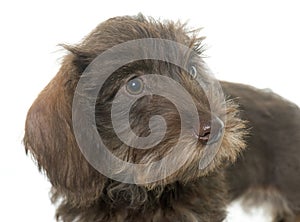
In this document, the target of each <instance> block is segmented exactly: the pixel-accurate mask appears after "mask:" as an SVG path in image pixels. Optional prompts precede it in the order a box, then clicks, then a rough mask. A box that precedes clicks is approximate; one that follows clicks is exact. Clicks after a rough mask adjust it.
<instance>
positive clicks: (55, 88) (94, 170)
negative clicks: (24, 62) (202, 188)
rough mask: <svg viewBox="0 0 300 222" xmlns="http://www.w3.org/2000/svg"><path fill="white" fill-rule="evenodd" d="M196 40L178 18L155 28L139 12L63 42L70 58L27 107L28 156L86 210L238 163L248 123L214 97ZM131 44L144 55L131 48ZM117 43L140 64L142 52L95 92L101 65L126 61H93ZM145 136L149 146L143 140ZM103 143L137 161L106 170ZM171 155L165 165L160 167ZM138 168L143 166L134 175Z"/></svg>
mask: <svg viewBox="0 0 300 222" xmlns="http://www.w3.org/2000/svg"><path fill="white" fill-rule="evenodd" d="M196 34H197V32H196V31H189V30H188V29H187V28H186V26H185V25H183V24H181V23H179V22H177V23H174V22H169V21H165V22H158V21H154V20H153V19H146V18H145V17H143V16H141V15H139V16H137V17H117V18H113V19H109V20H107V21H106V22H104V23H102V24H100V25H99V26H98V27H97V28H96V29H95V30H94V31H93V32H92V33H91V34H90V35H88V36H87V37H86V38H85V39H84V40H83V41H82V42H81V43H80V44H78V45H75V46H69V45H64V47H65V48H66V49H67V50H68V51H69V52H70V53H69V54H68V55H66V56H65V58H64V61H63V64H62V67H61V69H60V71H59V73H58V74H57V75H56V76H55V77H54V79H53V80H52V81H51V82H50V83H49V84H48V86H47V87H46V88H45V89H44V90H43V91H42V92H41V94H40V95H39V97H38V98H37V99H36V101H35V102H34V103H33V105H32V107H31V108H30V110H29V112H28V116H27V121H26V127H25V137H24V144H25V147H26V150H28V151H30V152H31V153H32V155H33V157H34V158H35V159H36V160H37V163H38V166H39V168H40V169H43V170H44V171H45V172H46V174H47V176H48V177H49V179H50V181H51V183H52V185H53V187H54V189H55V192H56V194H57V195H59V196H63V197H64V198H68V200H69V201H71V202H72V203H73V204H75V205H79V206H80V205H86V204H91V203H92V202H93V201H96V200H98V199H99V198H100V197H101V196H104V195H105V196H106V197H110V198H115V197H116V196H117V198H118V196H119V197H120V198H125V199H126V198H127V199H130V200H133V199H135V201H136V200H137V199H139V198H140V199H141V198H142V197H141V190H143V191H147V190H160V189H159V188H163V187H165V186H167V185H168V184H172V183H175V182H180V183H182V184H186V183H188V182H192V181H193V180H196V179H198V178H199V177H201V176H203V175H207V174H209V173H211V172H213V171H214V170H216V169H217V168H220V166H221V165H222V166H224V164H225V163H226V162H232V161H234V160H235V159H236V157H237V155H238V153H239V152H240V150H242V149H243V148H244V143H243V140H242V136H243V134H244V132H243V128H244V123H243V121H241V120H240V119H239V118H238V117H237V107H236V105H234V104H233V103H232V102H231V101H226V102H225V101H224V100H222V99H220V92H219V90H217V91H218V92H216V91H215V89H216V88H215V86H216V84H215V83H216V81H215V80H213V78H212V76H211V75H210V74H209V73H208V70H207V68H206V67H205V64H204V62H203V60H202V59H201V53H202V45H201V41H202V40H203V38H198V37H197V35H196ZM143 39H149V41H148V42H145V41H144V42H143V41H142V40H143ZM133 40H135V41H137V43H136V42H134V46H136V47H140V48H141V50H140V51H139V50H138V51H139V52H136V51H135V50H132V48H130V47H129V48H128V44H129V45H130V44H131V43H132V42H133ZM160 40H167V41H163V46H165V47H162V46H161V45H159V43H158V42H157V41H160ZM149 42H150V43H149ZM124 43H125V44H126V43H128V44H127V45H125V46H126V47H127V48H126V47H125V46H124ZM147 43H149V45H147ZM175 43H176V44H178V45H176V44H175ZM119 44H123V45H122V46H124V47H123V48H121V49H120V50H121V51H122V50H125V51H126V53H125V54H124V55H126V56H129V57H130V56H132V58H136V56H137V55H138V56H140V54H142V59H140V60H137V59H135V60H129V61H127V62H126V64H123V65H121V66H119V67H117V69H115V70H114V71H113V73H111V75H109V76H108V77H107V78H105V79H104V80H103V85H102V87H100V89H99V90H98V88H97V87H99V84H98V83H99V79H98V77H99V75H102V74H101V70H103V69H105V67H104V66H108V67H110V66H112V65H114V64H115V63H118V62H119V60H122V59H124V58H125V60H126V56H122V55H121V54H116V53H114V54H110V57H109V59H107V60H106V61H105V62H103V63H102V64H101V66H99V63H97V62H94V61H95V60H96V59H97V58H98V56H99V55H103V53H105V52H107V50H108V51H109V50H112V49H114V47H116V46H118V45H119ZM145 44H146V46H145ZM174 44H175V46H178V47H174ZM166 47H167V50H166ZM185 48H187V49H189V50H190V51H189V50H185ZM149 51H152V52H153V51H154V52H155V54H156V55H158V58H160V59H155V58H153V56H151V53H150V52H149ZM141 52H142V53H141ZM136 54H137V55H136ZM145 55H146V56H148V57H147V59H145ZM162 58H164V59H162ZM172 58H173V60H172ZM174 58H175V59H174ZM125 60H124V61H125ZM174 61H175V62H174ZM95 67H96V68H95ZM97 69H98V70H97ZM95 70H96V72H95ZM98 71H99V72H98ZM95 73H96V75H95ZM100 77H101V76H100ZM79 83H80V84H79ZM78 85H80V87H81V89H83V90H82V91H80V89H78ZM76 87H77V88H76ZM80 87H79V88H80ZM218 89H219V88H218ZM157 90H160V93H158V92H157ZM95 92H96V93H97V96H96V98H95V99H94V100H93V98H92V94H93V93H95ZM186 95H188V97H186ZM168 96H169V98H168ZM90 100H92V102H90ZM86 101H88V102H86ZM132 101H133V102H132ZM78 104H79V105H78ZM75 105H76V106H75ZM77 105H78V107H77ZM129 105H130V106H129ZM74 106H75V108H74ZM91 110H92V113H93V114H94V116H92V117H91V118H90V117H89V116H86V113H85V112H90V111H91ZM72 114H73V115H72ZM81 117H82V118H81ZM114 118H116V119H114ZM183 119H184V121H183ZM74 121H75V122H74ZM123 121H125V122H123ZM126 121H127V122H126ZM93 123H94V124H93ZM126 123H128V124H126ZM86 127H88V128H89V129H87V128H86ZM116 128H118V129H117V130H116ZM90 129H92V130H91V131H89V130H90ZM93 129H96V132H97V136H98V137H99V138H101V141H102V143H101V147H99V146H97V144H94V143H93V141H94V139H95V138H94V137H93V136H89V135H91V134H93V132H94V131H93ZM116 131H117V132H116ZM147 138H148V140H147ZM149 138H150V139H149ZM157 138H160V139H159V141H158V142H157V141H155V139H157ZM140 139H142V141H145V140H146V141H147V142H145V143H140ZM85 140H92V142H91V143H89V142H87V144H88V145H89V146H92V147H84V148H83V147H82V146H81V144H80V141H81V142H82V141H85ZM124 140H125V141H124ZM141 144H142V145H141ZM149 144H150V145H149ZM137 145H138V146H144V147H138V148H137V147H136V146H137ZM148 145H149V146H150V147H147V146H148ZM102 146H104V147H105V149H106V150H107V151H108V152H107V153H106V155H113V156H114V157H117V159H118V160H121V161H123V162H121V163H124V162H125V163H130V164H131V165H130V166H129V167H128V164H119V165H118V164H117V166H112V165H110V164H114V163H113V162H108V163H109V164H108V163H105V164H104V163H103V161H104V162H105V161H106V159H107V160H110V161H111V160H116V159H110V157H106V156H105V157H103V156H98V155H99V154H100V155H101V153H99V152H97V150H99V149H103V147H102ZM174 147H176V152H174V150H173V149H174ZM146 148H147V149H146ZM86 149H89V150H88V151H87V150H86ZM210 149H213V150H214V151H210ZM91 151H95V153H93V152H91ZM91 153H92V155H91ZM102 154H103V153H102ZM170 156H171V158H170ZM166 158H169V159H168V161H160V160H162V159H166ZM210 158H211V159H210ZM100 160H101V161H102V162H101V161H100ZM153 163H157V164H156V165H153ZM199 163H200V165H201V163H202V166H199ZM98 166H100V168H101V167H102V168H103V166H105V167H106V168H110V169H108V171H109V175H107V174H106V173H104V172H102V171H101V170H100V172H99V169H98ZM131 166H135V167H136V166H138V167H137V168H135V170H132V168H130V167H131ZM139 167H140V168H139ZM170 168H171V170H170ZM173 168H174V170H173ZM130 169H131V171H130ZM137 169H141V170H140V171H139V172H136V171H138V170H137ZM108 171H105V172H108ZM155 173H156V174H157V175H158V176H157V177H155V176H154V177H153V174H155ZM110 176H111V177H110ZM118 178H119V179H118ZM126 178H127V179H128V178H130V180H126ZM149 178H155V179H152V180H151V179H150V180H149ZM117 180H119V181H117ZM122 180H125V181H122ZM134 183H136V184H137V185H135V184H134ZM132 184H134V185H132ZM140 201H141V200H140Z"/></svg>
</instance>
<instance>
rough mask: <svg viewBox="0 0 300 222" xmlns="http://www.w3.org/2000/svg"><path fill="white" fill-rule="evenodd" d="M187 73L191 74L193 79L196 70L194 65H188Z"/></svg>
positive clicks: (196, 73)
mask: <svg viewBox="0 0 300 222" xmlns="http://www.w3.org/2000/svg"><path fill="white" fill-rule="evenodd" d="M189 74H190V75H191V76H192V78H193V79H196V77H197V75H198V72H197V68H196V66H193V65H192V66H190V67H189Z"/></svg>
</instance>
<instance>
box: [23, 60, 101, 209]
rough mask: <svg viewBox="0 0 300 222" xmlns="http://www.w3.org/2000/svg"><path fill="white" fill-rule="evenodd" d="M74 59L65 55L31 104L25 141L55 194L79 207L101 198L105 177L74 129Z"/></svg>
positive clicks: (27, 148)
mask: <svg viewBox="0 0 300 222" xmlns="http://www.w3.org/2000/svg"><path fill="white" fill-rule="evenodd" d="M73 61H74V55H72V54H70V55H68V56H66V57H65V60H64V62H63V64H62V67H61V69H60V71H59V72H58V74H57V75H56V76H55V77H54V79H53V80H52V81H51V82H50V83H49V84H48V85H47V86H46V88H45V89H44V90H43V91H42V92H41V93H40V95H39V96H38V98H37V99H36V100H35V102H34V103H33V104H32V106H31V108H30V110H29V111H28V114H27V119H26V124H25V136H24V140H23V141H24V145H25V149H26V152H28V151H29V152H30V153H31V154H32V156H33V157H34V158H35V159H36V161H37V164H38V167H39V169H40V170H42V171H44V172H45V173H46V175H47V176H48V178H49V180H50V182H51V183H52V185H53V187H54V189H55V190H56V194H57V193H59V194H60V195H62V196H64V197H67V199H68V201H70V202H72V204H75V205H77V206H79V205H86V204H88V203H90V202H92V201H94V200H95V199H97V198H98V197H99V195H100V193H101V191H102V187H103V184H104V182H103V181H104V177H103V176H102V175H101V174H100V173H98V172H97V171H96V170H95V169H94V168H92V167H91V166H90V165H89V163H88V162H87V161H86V160H85V158H84V157H83V155H82V153H81V151H80V150H79V148H78V145H77V143H76V139H75V137H74V134H73V131H72V117H71V114H72V100H73V95H74V89H75V87H76V84H77V81H78V80H76V78H75V77H74V76H76V73H74V72H77V70H76V69H77V68H76V67H74V64H73Z"/></svg>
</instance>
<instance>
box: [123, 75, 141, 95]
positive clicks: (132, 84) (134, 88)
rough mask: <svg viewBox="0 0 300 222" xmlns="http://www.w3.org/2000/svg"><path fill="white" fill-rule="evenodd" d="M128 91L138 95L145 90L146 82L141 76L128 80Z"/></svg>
mask: <svg viewBox="0 0 300 222" xmlns="http://www.w3.org/2000/svg"><path fill="white" fill-rule="evenodd" d="M126 89H127V91H128V92H129V93H130V94H133V95H137V94H140V93H141V92H143V89H144V83H143V80H142V79H141V78H139V77H136V78H133V79H131V80H129V81H128V82H127V86H126Z"/></svg>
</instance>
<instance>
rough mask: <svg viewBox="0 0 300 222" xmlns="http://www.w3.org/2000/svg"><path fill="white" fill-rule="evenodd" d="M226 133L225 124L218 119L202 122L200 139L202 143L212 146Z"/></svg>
mask: <svg viewBox="0 0 300 222" xmlns="http://www.w3.org/2000/svg"><path fill="white" fill-rule="evenodd" d="M223 133H224V123H223V121H222V120H220V119H219V118H218V117H214V118H213V119H212V120H211V121H203V122H200V129H199V134H198V139H199V141H200V142H202V143H204V144H207V145H210V144H213V143H216V142H218V141H219V140H220V139H221V138H222V136H223Z"/></svg>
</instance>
